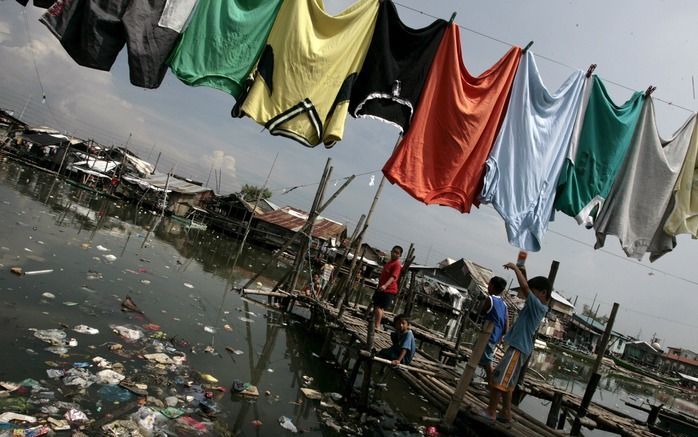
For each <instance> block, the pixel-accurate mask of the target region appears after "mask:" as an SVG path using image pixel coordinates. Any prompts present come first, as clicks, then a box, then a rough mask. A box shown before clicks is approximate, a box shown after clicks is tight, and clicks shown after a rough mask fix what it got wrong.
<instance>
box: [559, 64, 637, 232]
mask: <svg viewBox="0 0 698 437" xmlns="http://www.w3.org/2000/svg"><path fill="white" fill-rule="evenodd" d="M592 77H593V83H592V84H591V91H590V94H589V99H588V102H587V107H586V111H585V114H584V123H583V125H582V128H581V133H580V134H579V139H578V140H577V139H574V140H573V142H572V144H571V147H570V150H569V153H568V156H567V160H566V162H565V168H564V169H563V170H562V173H561V175H560V179H559V180H558V182H557V184H558V187H557V196H556V199H555V209H557V210H558V211H562V212H564V213H565V214H567V215H568V216H570V217H574V218H575V219H576V220H577V223H579V224H585V225H586V226H587V227H591V225H592V224H593V222H594V217H595V216H596V215H597V214H598V211H599V209H600V208H601V207H602V206H603V203H604V200H605V199H606V196H607V195H608V192H609V191H610V190H611V185H612V184H613V180H614V179H615V176H616V173H617V172H618V168H619V167H620V165H621V164H622V162H623V158H625V154H626V153H627V150H628V145H629V144H630V140H631V139H632V136H633V132H634V131H635V126H636V125H637V119H638V117H639V116H640V112H641V110H642V102H643V100H644V98H643V94H642V93H640V92H636V93H635V94H633V95H632V96H631V97H630V99H629V100H628V101H627V102H625V103H624V104H623V106H617V105H616V104H615V103H613V101H612V100H611V98H610V97H609V95H608V93H607V92H606V87H604V85H603V83H602V82H601V79H599V78H598V77H597V76H596V75H594V76H592Z"/></svg>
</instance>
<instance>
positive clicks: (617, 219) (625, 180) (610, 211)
mask: <svg viewBox="0 0 698 437" xmlns="http://www.w3.org/2000/svg"><path fill="white" fill-rule="evenodd" d="M695 122H696V116H695V115H693V116H691V118H689V119H688V120H687V121H686V122H685V123H684V125H683V126H681V128H680V129H679V130H678V131H677V132H676V133H675V134H674V135H673V136H672V137H671V138H670V139H668V140H665V139H662V138H661V137H660V136H659V133H658V132H657V123H656V120H655V115H654V103H653V102H652V99H651V98H647V99H646V101H645V104H644V107H643V108H642V113H641V115H640V120H639V121H638V124H637V128H636V130H635V134H634V136H633V140H632V142H631V143H630V149H629V151H628V155H627V157H626V159H625V162H623V164H622V166H621V168H620V170H619V172H618V174H617V176H616V180H615V182H614V184H613V187H612V188H611V192H610V193H609V196H608V199H607V200H606V203H605V204H604V206H603V208H602V209H601V211H600V213H599V217H598V220H597V221H596V223H595V224H594V229H595V230H596V246H595V248H596V249H598V248H600V247H603V245H604V243H605V241H606V236H607V235H617V236H618V238H619V239H620V243H621V246H622V247H623V251H624V252H625V254H626V255H627V256H629V257H632V258H636V259H638V260H641V259H642V257H643V255H644V254H645V252H650V261H654V260H655V259H657V258H659V257H660V256H661V255H663V254H665V253H667V252H669V251H671V250H672V249H673V248H674V247H675V246H676V240H675V238H674V237H672V236H669V235H667V234H666V233H665V232H664V230H663V228H664V222H665V221H666V218H667V215H668V204H669V200H670V198H671V194H672V191H673V188H674V184H675V183H676V179H677V177H678V175H679V171H681V165H682V164H683V161H684V159H685V157H686V152H687V150H688V144H689V142H690V139H691V133H692V132H693V126H694V124H695Z"/></svg>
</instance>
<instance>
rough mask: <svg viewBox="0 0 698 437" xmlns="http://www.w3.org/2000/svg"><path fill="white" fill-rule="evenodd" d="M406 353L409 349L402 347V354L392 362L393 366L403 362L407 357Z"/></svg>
mask: <svg viewBox="0 0 698 437" xmlns="http://www.w3.org/2000/svg"><path fill="white" fill-rule="evenodd" d="M405 355H407V349H405V348H404V347H403V348H400V355H398V357H397V358H396V359H394V360H393V361H391V362H390V364H392V365H393V366H397V365H398V364H400V363H402V359H403V358H405Z"/></svg>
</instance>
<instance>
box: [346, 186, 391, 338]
mask: <svg viewBox="0 0 698 437" xmlns="http://www.w3.org/2000/svg"><path fill="white" fill-rule="evenodd" d="M383 185H385V175H384V176H381V181H380V182H379V183H378V189H376V194H375V195H374V196H373V201H372V202H371V206H370V207H369V209H368V213H367V214H366V220H365V221H364V228H363V229H362V230H361V232H359V235H358V237H357V238H356V241H355V243H354V244H355V245H356V247H361V242H362V241H363V236H364V233H365V232H366V229H368V224H369V223H370V221H371V216H373V211H374V210H375V209H376V204H377V203H378V198H379V197H380V195H381V192H382V191H383ZM356 255H357V254H356V253H355V254H354V260H353V261H356ZM349 274H351V269H350V271H349ZM347 292H348V290H346V289H345V290H340V295H339V300H338V301H337V305H336V308H339V312H340V313H342V306H343V305H344V300H345V299H346V294H347ZM371 346H373V345H371Z"/></svg>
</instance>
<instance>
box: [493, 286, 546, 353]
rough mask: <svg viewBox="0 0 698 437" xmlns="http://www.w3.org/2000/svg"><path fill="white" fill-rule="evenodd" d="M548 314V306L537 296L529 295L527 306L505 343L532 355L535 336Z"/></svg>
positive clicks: (506, 337)
mask: <svg viewBox="0 0 698 437" xmlns="http://www.w3.org/2000/svg"><path fill="white" fill-rule="evenodd" d="M547 313H548V306H547V305H545V304H544V303H543V302H541V301H540V300H539V299H538V298H537V297H536V295H535V294H533V293H532V292H529V293H528V297H527V298H526V305H524V308H523V309H522V310H521V312H520V313H519V317H518V318H517V319H516V322H514V326H512V327H511V330H509V333H508V334H507V335H506V336H505V337H504V342H505V343H506V344H508V345H509V346H511V347H514V348H516V349H518V350H519V351H521V353H522V354H526V355H530V354H531V352H532V351H533V335H534V334H535V333H536V331H537V330H538V326H540V322H541V320H543V317H545V315H546V314H547Z"/></svg>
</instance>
